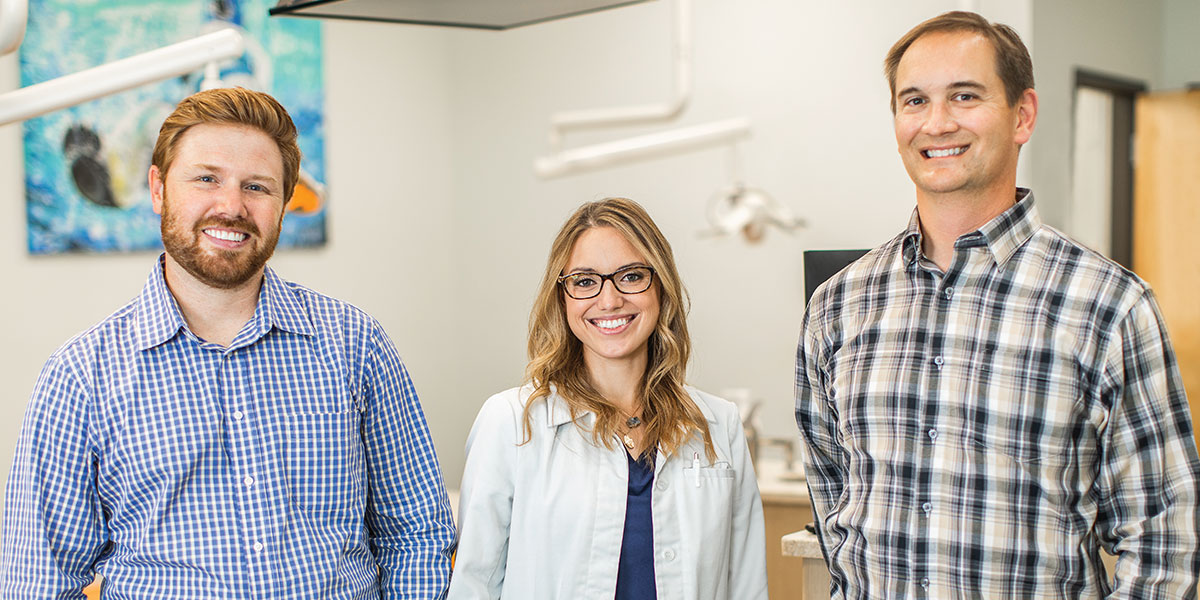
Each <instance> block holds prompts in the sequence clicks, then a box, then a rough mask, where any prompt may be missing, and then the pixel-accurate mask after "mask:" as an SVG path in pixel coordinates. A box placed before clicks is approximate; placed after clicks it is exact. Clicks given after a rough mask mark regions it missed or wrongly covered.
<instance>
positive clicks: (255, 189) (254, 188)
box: [246, 183, 267, 193]
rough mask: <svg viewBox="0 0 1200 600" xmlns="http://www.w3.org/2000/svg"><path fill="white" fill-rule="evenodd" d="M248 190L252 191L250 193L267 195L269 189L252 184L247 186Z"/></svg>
mask: <svg viewBox="0 0 1200 600" xmlns="http://www.w3.org/2000/svg"><path fill="white" fill-rule="evenodd" d="M246 189H248V190H250V191H252V192H263V193H266V192H267V188H266V187H265V186H263V185H262V184H259V183H251V184H247V185H246Z"/></svg>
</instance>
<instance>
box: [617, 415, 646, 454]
mask: <svg viewBox="0 0 1200 600" xmlns="http://www.w3.org/2000/svg"><path fill="white" fill-rule="evenodd" d="M641 424H642V420H641V419H639V418H637V417H629V418H628V419H626V420H625V434H624V435H623V436H622V439H621V441H622V442H624V443H625V447H626V448H628V449H630V450H633V447H634V445H635V444H634V443H633V438H631V437H629V432H631V431H633V429H634V428H635V427H637V426H638V425H641Z"/></svg>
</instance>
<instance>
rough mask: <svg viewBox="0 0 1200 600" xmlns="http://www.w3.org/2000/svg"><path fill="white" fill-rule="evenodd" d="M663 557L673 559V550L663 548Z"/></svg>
mask: <svg viewBox="0 0 1200 600" xmlns="http://www.w3.org/2000/svg"><path fill="white" fill-rule="evenodd" d="M663 559H664V560H675V551H674V550H670V549H667V550H663Z"/></svg>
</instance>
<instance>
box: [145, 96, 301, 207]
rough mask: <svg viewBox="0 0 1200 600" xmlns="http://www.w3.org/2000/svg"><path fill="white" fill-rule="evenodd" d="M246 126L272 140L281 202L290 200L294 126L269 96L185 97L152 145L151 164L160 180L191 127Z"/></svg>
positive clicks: (296, 160) (296, 149) (295, 157)
mask: <svg viewBox="0 0 1200 600" xmlns="http://www.w3.org/2000/svg"><path fill="white" fill-rule="evenodd" d="M201 124H218V125H245V126H247V127H253V128H255V129H258V130H259V131H262V132H263V133H265V134H267V135H268V136H270V137H271V139H273V140H275V145H276V146H278V147H279V154H280V156H282V157H283V200H284V202H285V203H286V202H287V201H288V200H291V198H292V192H293V191H295V189H296V181H297V180H299V178H300V146H298V145H297V144H296V136H297V134H296V125H295V124H294V123H292V118H291V117H290V116H288V113H287V110H285V109H284V108H283V106H282V105H281V104H279V102H278V101H277V100H275V99H274V98H272V97H271V95H270V94H265V93H263V92H256V91H253V90H248V89H245V88H220V89H215V90H205V91H203V92H197V93H195V94H192V95H191V96H188V97H187V98H184V99H183V101H182V102H180V103H179V106H176V107H175V112H172V113H171V116H169V117H167V120H165V121H163V124H162V128H160V129H159V130H158V141H156V142H155V143H154V155H153V156H152V157H151V159H150V164H152V165H154V166H156V167H158V170H159V172H160V173H161V176H162V178H163V179H166V177H167V169H169V168H170V167H171V162H172V161H174V160H175V152H176V149H177V146H178V145H179V140H180V138H182V137H183V134H184V133H187V130H188V129H191V128H192V126H194V125H201Z"/></svg>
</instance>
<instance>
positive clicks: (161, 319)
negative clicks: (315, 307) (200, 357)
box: [135, 253, 313, 350]
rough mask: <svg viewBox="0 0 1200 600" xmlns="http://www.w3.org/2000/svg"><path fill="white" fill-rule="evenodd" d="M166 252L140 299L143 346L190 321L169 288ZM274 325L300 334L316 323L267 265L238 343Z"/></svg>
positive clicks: (138, 330) (167, 336) (154, 343)
mask: <svg viewBox="0 0 1200 600" xmlns="http://www.w3.org/2000/svg"><path fill="white" fill-rule="evenodd" d="M165 260H166V253H163V254H160V255H159V256H158V261H156V262H155V263H154V268H153V269H151V271H150V277H148V278H147V279H146V285H145V286H144V287H143V288H142V293H141V295H139V296H138V299H137V322H136V324H135V329H136V332H135V335H136V339H137V347H138V349H139V350H148V349H150V348H153V347H155V346H158V345H159V344H162V343H163V342H166V341H167V340H170V339H171V338H173V337H175V335H176V334H178V333H179V331H180V330H183V329H187V322H186V321H184V319H183V313H182V312H181V311H180V310H179V303H178V302H176V301H175V296H173V295H171V291H170V289H169V288H167V280H166V278H165V276H164V275H163V266H164V263H165ZM272 327H277V328H279V329H282V330H284V331H288V332H291V333H296V334H299V335H312V334H313V326H312V321H311V320H310V319H309V316H308V312H307V311H305V310H304V306H303V304H301V302H300V300H299V298H297V297H296V293H295V291H294V290H292V289H291V288H290V286H288V285H287V283H286V282H284V281H283V279H282V278H280V277H279V276H278V275H276V274H275V271H274V270H272V269H271V268H270V267H267V268H266V269H265V271H264V274H263V285H262V289H261V290H259V293H258V305H257V306H256V307H255V309H254V316H253V317H251V318H250V325H249V326H247V327H244V328H243V329H242V333H240V334H238V339H235V341H234V344H235V345H243V344H241V343H239V342H241V339H242V338H244V336H245V335H246V333H247V331H250V332H252V338H251V340H256V339H258V338H260V337H262V336H264V335H266V334H267V333H268V332H269V331H270V330H271V328H272Z"/></svg>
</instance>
